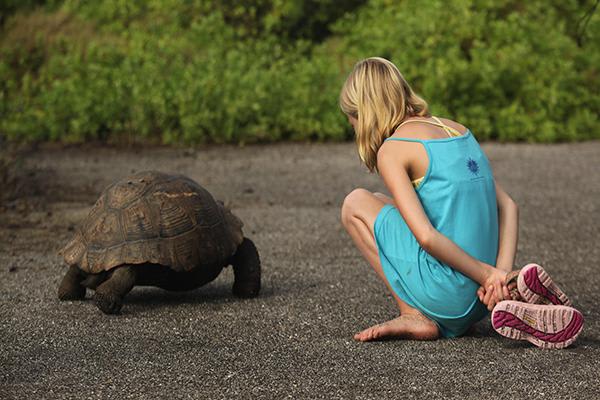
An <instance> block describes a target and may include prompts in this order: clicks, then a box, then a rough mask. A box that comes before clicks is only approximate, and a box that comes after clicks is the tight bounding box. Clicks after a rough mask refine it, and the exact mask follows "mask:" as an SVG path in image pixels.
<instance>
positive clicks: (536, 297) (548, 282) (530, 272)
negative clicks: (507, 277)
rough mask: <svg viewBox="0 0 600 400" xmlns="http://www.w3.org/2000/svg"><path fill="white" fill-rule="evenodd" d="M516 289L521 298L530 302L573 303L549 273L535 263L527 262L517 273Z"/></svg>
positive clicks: (560, 304)
mask: <svg viewBox="0 0 600 400" xmlns="http://www.w3.org/2000/svg"><path fill="white" fill-rule="evenodd" d="M517 289H518V291H519V293H520V294H521V297H523V300H524V301H525V302H527V303H531V304H554V305H557V306H569V307H571V306H572V305H573V303H572V302H571V300H570V299H569V298H568V297H567V295H566V294H565V293H564V292H563V291H562V290H560V288H559V287H558V286H556V284H555V283H554V281H553V280H552V278H550V275H548V273H547V272H546V270H544V268H542V267H541V266H539V265H537V264H528V265H526V266H525V267H523V269H522V270H521V272H520V273H519V277H518V278H517Z"/></svg>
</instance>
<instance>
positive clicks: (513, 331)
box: [492, 300, 583, 349]
mask: <svg viewBox="0 0 600 400" xmlns="http://www.w3.org/2000/svg"><path fill="white" fill-rule="evenodd" d="M492 326H493V327H494V330H495V331H496V332H498V333H499V334H501V335H502V336H506V337H507V338H510V339H516V340H527V341H528V342H530V343H533V344H534V345H536V346H538V347H540V348H543V349H562V348H565V347H567V346H569V345H570V344H571V343H573V342H574V341H575V339H577V336H579V334H580V333H581V330H582V329H583V315H582V314H581V313H580V312H579V311H577V310H576V309H574V308H573V307H568V306H555V305H541V304H528V303H522V302H520V301H512V300H508V301H501V302H500V303H498V304H497V305H496V307H494V310H493V311H492Z"/></svg>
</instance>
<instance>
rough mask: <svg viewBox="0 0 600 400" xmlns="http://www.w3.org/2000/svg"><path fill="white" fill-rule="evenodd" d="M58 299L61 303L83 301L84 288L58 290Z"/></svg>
mask: <svg viewBox="0 0 600 400" xmlns="http://www.w3.org/2000/svg"><path fill="white" fill-rule="evenodd" d="M58 298H59V299H60V300H61V301H72V300H83V299H84V298H85V287H83V286H81V285H77V286H75V287H68V288H67V287H62V286H61V287H60V288H58Z"/></svg>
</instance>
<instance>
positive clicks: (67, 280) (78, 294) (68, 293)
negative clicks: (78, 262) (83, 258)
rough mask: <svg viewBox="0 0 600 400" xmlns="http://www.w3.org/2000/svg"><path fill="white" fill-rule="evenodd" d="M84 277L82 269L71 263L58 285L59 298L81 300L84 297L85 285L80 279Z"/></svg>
mask: <svg viewBox="0 0 600 400" xmlns="http://www.w3.org/2000/svg"><path fill="white" fill-rule="evenodd" d="M84 278H85V276H84V274H83V271H81V270H80V269H79V268H77V266H75V265H71V266H70V267H69V270H68V271H67V273H66V274H65V276H64V278H63V279H62V282H61V283H60V286H59V287H58V298H59V299H60V300H82V299H83V298H85V287H84V286H83V285H82V284H81V281H82V280H83V279H84Z"/></svg>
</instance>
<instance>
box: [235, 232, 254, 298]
mask: <svg viewBox="0 0 600 400" xmlns="http://www.w3.org/2000/svg"><path fill="white" fill-rule="evenodd" d="M232 264H233V273H234V275H235V281H234V283H233V294H234V295H235V296H237V297H243V298H250V297H256V296H258V293H259V292H260V257H259V255H258V251H257V250H256V246H254V243H253V242H252V241H251V240H250V239H248V238H244V240H243V242H242V244H240V246H239V247H238V249H237V252H236V253H235V255H234V256H233V262H232Z"/></svg>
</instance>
